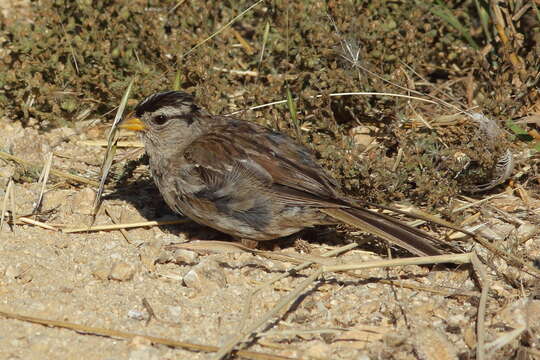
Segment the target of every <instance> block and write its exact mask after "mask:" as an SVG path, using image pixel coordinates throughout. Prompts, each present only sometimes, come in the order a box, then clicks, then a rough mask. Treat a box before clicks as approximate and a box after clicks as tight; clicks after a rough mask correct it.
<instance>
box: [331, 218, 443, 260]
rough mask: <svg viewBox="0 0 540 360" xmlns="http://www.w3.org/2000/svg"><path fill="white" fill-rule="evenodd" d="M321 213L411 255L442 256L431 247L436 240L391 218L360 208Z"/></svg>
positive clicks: (439, 251)
mask: <svg viewBox="0 0 540 360" xmlns="http://www.w3.org/2000/svg"><path fill="white" fill-rule="evenodd" d="M322 211H323V212H324V213H326V214H327V215H330V216H331V217H333V218H334V219H336V220H339V221H340V222H342V223H345V224H348V225H351V226H354V227H357V228H359V229H361V230H364V231H367V232H369V233H372V234H374V235H377V236H379V237H381V238H383V239H385V240H387V241H389V242H390V243H392V244H394V245H397V246H399V247H402V248H404V249H405V250H408V251H409V252H411V253H413V254H416V255H419V256H431V255H442V254H444V252H443V251H441V250H440V249H438V248H436V247H435V246H434V245H433V244H434V243H437V242H438V240H437V239H435V238H433V237H432V236H430V235H429V234H427V233H425V232H424V231H422V230H420V229H416V228H414V227H412V226H409V225H407V224H404V223H402V222H401V221H399V220H397V219H394V218H393V217H391V216H388V215H385V214H381V213H375V212H372V211H370V210H367V209H361V208H326V209H322Z"/></svg>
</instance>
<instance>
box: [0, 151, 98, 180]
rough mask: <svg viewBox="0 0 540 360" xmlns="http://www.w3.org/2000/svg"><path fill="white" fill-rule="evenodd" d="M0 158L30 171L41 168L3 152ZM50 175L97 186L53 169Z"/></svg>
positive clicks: (0, 152)
mask: <svg viewBox="0 0 540 360" xmlns="http://www.w3.org/2000/svg"><path fill="white" fill-rule="evenodd" d="M0 158H3V159H7V160H11V161H15V162H16V163H18V164H20V165H22V166H24V167H26V168H31V169H42V168H43V165H40V164H34V163H32V162H30V161H26V160H24V159H21V158H20V157H18V156H15V155H11V154H8V153H6V152H4V151H0ZM50 173H51V174H52V175H54V176H58V177H61V178H64V179H67V180H70V181H73V182H77V183H80V184H87V185H92V186H96V187H97V186H99V183H98V182H97V181H94V180H90V179H87V178H85V177H82V176H79V175H73V174H70V173H67V172H63V171H59V170H55V169H51V170H50Z"/></svg>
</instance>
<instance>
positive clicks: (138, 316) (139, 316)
mask: <svg viewBox="0 0 540 360" xmlns="http://www.w3.org/2000/svg"><path fill="white" fill-rule="evenodd" d="M127 316H128V318H130V319H133V320H144V319H145V318H146V317H145V316H144V313H143V312H142V311H139V310H135V309H131V310H129V311H128V313H127Z"/></svg>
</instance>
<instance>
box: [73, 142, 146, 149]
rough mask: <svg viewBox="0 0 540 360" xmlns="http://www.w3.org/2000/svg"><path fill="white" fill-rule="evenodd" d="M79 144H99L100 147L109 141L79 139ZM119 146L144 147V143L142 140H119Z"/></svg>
mask: <svg viewBox="0 0 540 360" xmlns="http://www.w3.org/2000/svg"><path fill="white" fill-rule="evenodd" d="M77 144H79V145H86V146H99V147H106V146H107V141H105V140H81V141H77ZM116 147H117V148H124V147H128V148H130V147H133V148H143V147H144V144H143V143H142V142H140V141H118V142H117V143H116Z"/></svg>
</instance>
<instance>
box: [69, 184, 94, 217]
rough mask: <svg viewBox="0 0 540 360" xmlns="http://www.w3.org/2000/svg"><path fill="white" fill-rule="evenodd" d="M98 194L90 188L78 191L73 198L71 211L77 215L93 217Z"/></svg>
mask: <svg viewBox="0 0 540 360" xmlns="http://www.w3.org/2000/svg"><path fill="white" fill-rule="evenodd" d="M95 198H96V193H95V192H94V190H92V189H90V188H84V189H82V190H81V191H78V192H77V193H76V194H75V195H74V196H73V197H72V198H71V209H72V211H73V212H74V213H76V214H83V215H92V212H93V210H94V199H95Z"/></svg>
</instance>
